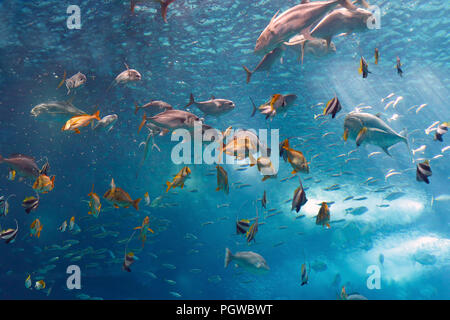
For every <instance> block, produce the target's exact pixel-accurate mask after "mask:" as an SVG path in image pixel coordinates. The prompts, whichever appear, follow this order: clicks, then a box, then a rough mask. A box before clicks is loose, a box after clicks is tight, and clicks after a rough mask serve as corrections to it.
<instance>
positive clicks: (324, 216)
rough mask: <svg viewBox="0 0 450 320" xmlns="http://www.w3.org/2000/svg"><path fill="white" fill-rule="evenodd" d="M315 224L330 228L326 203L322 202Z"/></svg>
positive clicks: (328, 210)
mask: <svg viewBox="0 0 450 320" xmlns="http://www.w3.org/2000/svg"><path fill="white" fill-rule="evenodd" d="M316 224H317V225H322V226H323V227H324V226H327V228H330V209H329V208H328V205H327V203H326V202H322V205H321V206H320V210H319V214H318V215H317V217H316Z"/></svg>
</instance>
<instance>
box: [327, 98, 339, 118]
mask: <svg viewBox="0 0 450 320" xmlns="http://www.w3.org/2000/svg"><path fill="white" fill-rule="evenodd" d="M341 109H342V106H341V103H340V102H339V99H338V98H337V97H336V96H334V98H333V99H331V100H330V101H328V102H327V105H326V107H325V109H323V115H324V116H327V115H329V114H331V115H332V116H331V118H332V119H334V117H335V116H336V113H338V112H339V111H341Z"/></svg>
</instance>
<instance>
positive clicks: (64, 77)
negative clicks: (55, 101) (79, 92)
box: [56, 70, 67, 89]
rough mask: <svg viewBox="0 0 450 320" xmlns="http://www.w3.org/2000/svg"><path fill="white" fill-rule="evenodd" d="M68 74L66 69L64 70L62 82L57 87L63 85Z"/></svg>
mask: <svg viewBox="0 0 450 320" xmlns="http://www.w3.org/2000/svg"><path fill="white" fill-rule="evenodd" d="M66 76H67V73H66V70H64V76H63V78H62V80H61V82H60V83H59V85H58V87H57V88H56V89H59V88H61V86H62V85H63V83H64V81H66Z"/></svg>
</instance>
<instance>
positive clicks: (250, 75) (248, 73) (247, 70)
mask: <svg viewBox="0 0 450 320" xmlns="http://www.w3.org/2000/svg"><path fill="white" fill-rule="evenodd" d="M242 67H243V68H244V70H245V72H246V73H247V83H249V82H250V79H251V78H252V75H253V72H251V71H250V70H249V69H248V68H247V67H246V66H242Z"/></svg>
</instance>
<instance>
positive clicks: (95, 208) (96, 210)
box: [88, 184, 102, 218]
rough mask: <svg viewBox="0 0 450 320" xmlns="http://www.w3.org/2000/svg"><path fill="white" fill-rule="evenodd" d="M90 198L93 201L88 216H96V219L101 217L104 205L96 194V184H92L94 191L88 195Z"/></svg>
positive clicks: (90, 202)
mask: <svg viewBox="0 0 450 320" xmlns="http://www.w3.org/2000/svg"><path fill="white" fill-rule="evenodd" d="M88 197H91V200H89V208H90V209H91V210H90V211H88V214H90V215H92V216H94V217H95V218H98V216H99V215H100V210H101V208H102V204H101V202H100V197H99V196H98V195H97V194H96V193H94V184H92V190H91V192H90V193H89V194H88Z"/></svg>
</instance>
